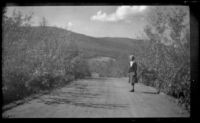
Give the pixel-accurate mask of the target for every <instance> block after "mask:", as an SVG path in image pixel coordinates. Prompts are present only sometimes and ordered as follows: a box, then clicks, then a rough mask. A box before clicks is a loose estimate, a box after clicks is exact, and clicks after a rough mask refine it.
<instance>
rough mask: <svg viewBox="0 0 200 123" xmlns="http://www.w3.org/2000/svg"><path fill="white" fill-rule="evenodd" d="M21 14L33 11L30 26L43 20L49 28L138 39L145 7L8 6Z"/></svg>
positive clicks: (10, 12) (145, 11) (9, 13)
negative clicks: (45, 20)
mask: <svg viewBox="0 0 200 123" xmlns="http://www.w3.org/2000/svg"><path fill="white" fill-rule="evenodd" d="M13 10H16V11H21V12H22V14H30V13H31V12H33V18H32V26H38V24H39V22H40V21H41V19H42V17H45V18H46V19H47V21H48V25H49V26H57V27H61V28H65V29H68V30H71V31H73V32H77V33H81V34H85V35H89V36H93V37H127V38H137V35H140V34H141V32H142V31H143V28H144V26H145V24H146V23H147V22H146V20H145V16H146V15H147V13H148V11H149V7H148V6H9V7H8V9H7V13H6V15H7V16H11V15H12V13H13Z"/></svg>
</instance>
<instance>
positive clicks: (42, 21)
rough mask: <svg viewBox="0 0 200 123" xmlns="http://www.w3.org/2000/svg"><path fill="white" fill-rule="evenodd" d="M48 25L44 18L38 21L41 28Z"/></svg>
mask: <svg viewBox="0 0 200 123" xmlns="http://www.w3.org/2000/svg"><path fill="white" fill-rule="evenodd" d="M47 25H48V21H47V19H46V18H45V17H42V19H41V21H40V26H41V27H46V26H47Z"/></svg>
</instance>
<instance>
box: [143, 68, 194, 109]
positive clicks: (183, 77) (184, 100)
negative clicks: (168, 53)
mask: <svg viewBox="0 0 200 123" xmlns="http://www.w3.org/2000/svg"><path fill="white" fill-rule="evenodd" d="M158 74H160V73H157V72H156V71H155V70H152V69H147V68H143V70H142V72H141V75H140V76H141V77H140V82H142V83H144V84H145V85H147V86H152V87H155V88H156V89H157V90H160V91H161V92H164V93H165V94H168V95H170V96H173V97H174V98H176V99H178V103H179V104H180V105H182V106H183V107H184V108H186V110H188V111H190V93H191V91H190V70H189V67H188V66H187V65H186V66H185V67H183V68H180V70H179V71H178V72H177V73H176V74H175V75H174V76H173V78H171V79H166V78H163V79H158V76H159V75H158ZM165 79H166V80H165ZM167 80H168V81H167ZM169 80H171V82H169Z"/></svg>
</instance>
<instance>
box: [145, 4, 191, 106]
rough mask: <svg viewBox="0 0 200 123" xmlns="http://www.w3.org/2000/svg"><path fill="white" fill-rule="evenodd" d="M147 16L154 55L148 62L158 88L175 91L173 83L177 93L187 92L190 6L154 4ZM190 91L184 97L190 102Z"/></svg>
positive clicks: (146, 31)
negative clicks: (155, 74)
mask: <svg viewBox="0 0 200 123" xmlns="http://www.w3.org/2000/svg"><path fill="white" fill-rule="evenodd" d="M147 20H148V25H147V26H146V28H145V30H144V31H145V33H146V35H147V37H148V38H149V40H150V42H151V45H150V47H151V50H150V54H151V56H152V59H153V60H150V61H152V62H151V64H148V65H147V66H149V65H151V66H154V67H155V70H156V72H157V80H158V81H157V85H158V86H159V87H158V88H159V89H160V88H162V89H164V90H167V91H168V92H169V93H173V92H170V86H171V85H173V87H175V88H176V89H174V90H173V91H175V92H176V95H180V94H181V93H182V92H185V91H184V90H189V86H188V85H190V81H189V79H188V78H190V77H189V76H190V74H189V71H190V67H189V64H190V61H189V59H190V49H189V43H190V40H189V35H190V32H189V30H190V27H189V8H188V7H185V6H176V7H174V6H167V7H163V6H162V7H161V6H159V7H155V8H151V12H150V13H149V16H148V18H147ZM179 76H182V77H181V78H180V77H179ZM184 78H187V79H184ZM186 85H187V86H186ZM185 88H186V89H185ZM171 91H172V90H171ZM188 93H190V92H187V93H185V94H184V97H183V98H184V99H187V101H186V102H187V103H188V97H189V94H188ZM188 104H189V103H188Z"/></svg>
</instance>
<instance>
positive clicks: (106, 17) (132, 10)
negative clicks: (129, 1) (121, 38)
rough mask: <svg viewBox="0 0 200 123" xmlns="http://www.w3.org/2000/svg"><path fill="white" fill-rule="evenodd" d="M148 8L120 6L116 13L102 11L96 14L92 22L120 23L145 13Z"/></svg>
mask: <svg viewBox="0 0 200 123" xmlns="http://www.w3.org/2000/svg"><path fill="white" fill-rule="evenodd" d="M146 8H147V6H119V7H118V8H117V10H116V11H115V12H114V13H111V14H107V13H105V12H102V11H101V10H100V11H98V12H97V13H96V15H94V16H92V17H91V20H97V21H104V22H105V21H110V22H115V21H120V20H125V19H127V18H128V17H130V16H132V15H137V14H139V13H141V12H143V11H144V10H145V9H146Z"/></svg>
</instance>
